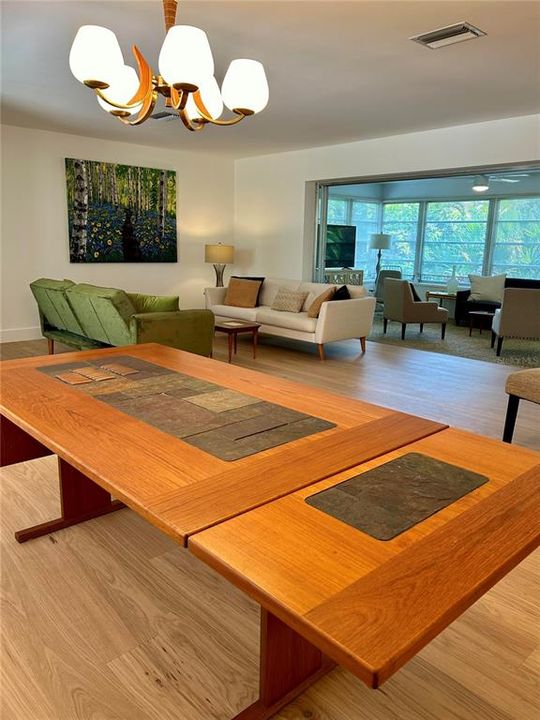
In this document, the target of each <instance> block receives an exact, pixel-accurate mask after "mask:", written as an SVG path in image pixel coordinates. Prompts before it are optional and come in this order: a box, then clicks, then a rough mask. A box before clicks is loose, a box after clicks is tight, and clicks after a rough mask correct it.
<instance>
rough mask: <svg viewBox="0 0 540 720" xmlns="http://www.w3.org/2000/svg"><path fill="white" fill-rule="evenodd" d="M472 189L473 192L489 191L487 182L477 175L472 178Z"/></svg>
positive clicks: (484, 177)
mask: <svg viewBox="0 0 540 720" xmlns="http://www.w3.org/2000/svg"><path fill="white" fill-rule="evenodd" d="M472 189H473V190H474V191H475V192H486V190H489V181H488V179H487V177H486V176H485V175H477V176H476V177H475V178H474V181H473V186H472Z"/></svg>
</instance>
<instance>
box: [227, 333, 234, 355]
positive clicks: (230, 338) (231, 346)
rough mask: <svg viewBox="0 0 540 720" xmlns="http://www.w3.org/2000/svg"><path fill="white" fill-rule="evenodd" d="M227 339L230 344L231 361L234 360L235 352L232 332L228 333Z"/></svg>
mask: <svg viewBox="0 0 540 720" xmlns="http://www.w3.org/2000/svg"><path fill="white" fill-rule="evenodd" d="M227 340H228V344H229V362H232V353H233V336H232V333H228V334H227Z"/></svg>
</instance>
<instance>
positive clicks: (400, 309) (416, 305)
mask: <svg viewBox="0 0 540 720" xmlns="http://www.w3.org/2000/svg"><path fill="white" fill-rule="evenodd" d="M383 317H384V332H385V333H386V330H387V327H388V321H389V320H396V321H397V322H400V323H401V339H402V340H405V330H406V329H407V325H408V324H410V323H420V332H422V331H423V329H424V323H440V325H441V338H442V339H443V340H444V335H445V332H446V323H447V321H448V310H446V309H445V308H440V307H439V306H438V305H437V303H436V302H421V301H420V302H418V301H415V299H414V297H413V294H412V291H411V285H410V283H409V281H408V280H395V279H393V278H386V280H385V281H384V316H383Z"/></svg>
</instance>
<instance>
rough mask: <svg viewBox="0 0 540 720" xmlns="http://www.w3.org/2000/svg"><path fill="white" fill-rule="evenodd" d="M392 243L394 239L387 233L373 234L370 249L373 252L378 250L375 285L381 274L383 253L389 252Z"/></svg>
mask: <svg viewBox="0 0 540 720" xmlns="http://www.w3.org/2000/svg"><path fill="white" fill-rule="evenodd" d="M391 243H392V238H391V236H390V235H387V234H386V233H373V234H372V235H371V237H370V239H369V247H370V248H371V249H372V250H378V251H379V252H378V253H377V267H376V268H375V284H377V280H378V279H379V273H380V271H381V251H382V250H388V249H389V248H390V245H391Z"/></svg>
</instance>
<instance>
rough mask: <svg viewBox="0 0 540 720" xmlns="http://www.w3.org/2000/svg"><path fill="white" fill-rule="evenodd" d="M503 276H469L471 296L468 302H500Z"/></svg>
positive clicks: (504, 277)
mask: <svg viewBox="0 0 540 720" xmlns="http://www.w3.org/2000/svg"><path fill="white" fill-rule="evenodd" d="M505 280H506V273H505V274H504V275H491V276H489V277H487V276H484V275H469V282H470V283H471V294H470V295H469V300H473V301H476V302H502V296H503V292H504V281H505Z"/></svg>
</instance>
